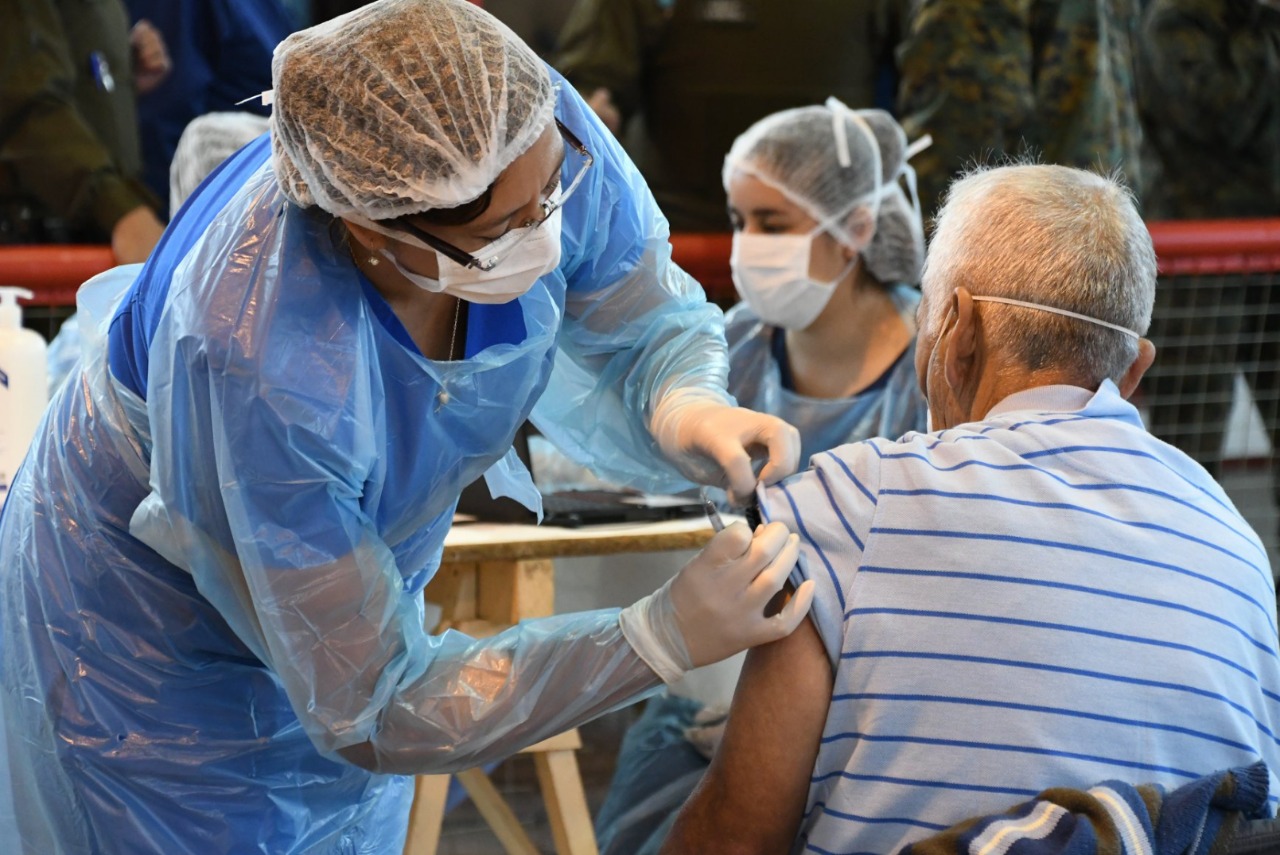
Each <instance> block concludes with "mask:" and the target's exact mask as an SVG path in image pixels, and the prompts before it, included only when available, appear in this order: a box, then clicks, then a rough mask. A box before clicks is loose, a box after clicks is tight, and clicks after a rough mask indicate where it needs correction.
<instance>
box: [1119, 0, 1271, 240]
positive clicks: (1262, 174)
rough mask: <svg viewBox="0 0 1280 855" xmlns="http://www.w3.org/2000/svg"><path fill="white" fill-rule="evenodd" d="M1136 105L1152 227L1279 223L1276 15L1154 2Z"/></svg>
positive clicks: (1237, 5) (1249, 4) (1232, 3)
mask: <svg viewBox="0 0 1280 855" xmlns="http://www.w3.org/2000/svg"><path fill="white" fill-rule="evenodd" d="M1138 105H1139V109H1140V112H1141V115H1142V123H1143V129H1144V130H1145V131H1146V134H1147V140H1146V145H1145V146H1144V148H1143V157H1144V164H1145V166H1146V168H1147V175H1148V177H1149V178H1150V182H1149V189H1148V191H1147V194H1146V197H1145V198H1144V203H1145V209H1146V213H1147V214H1148V218H1149V219H1153V220H1168V219H1179V220H1195V219H1208V218H1212V217H1275V216H1280V9H1273V8H1269V7H1267V6H1264V5H1263V4H1262V3H1260V2H1259V0H1151V2H1150V5H1149V6H1148V8H1147V12H1146V15H1145V17H1144V19H1143V24H1142V35H1141V38H1140V42H1139V50H1138Z"/></svg>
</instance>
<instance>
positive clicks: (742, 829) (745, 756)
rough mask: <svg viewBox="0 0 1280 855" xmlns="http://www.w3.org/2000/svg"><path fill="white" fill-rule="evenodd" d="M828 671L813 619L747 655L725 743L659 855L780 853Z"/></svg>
mask: <svg viewBox="0 0 1280 855" xmlns="http://www.w3.org/2000/svg"><path fill="white" fill-rule="evenodd" d="M832 683H833V675H832V672H831V663H830V662H829V661H828V659H827V653H826V649H825V648H824V647H823V645H822V640H821V639H820V638H819V637H818V631H817V629H816V628H815V627H814V625H813V622H812V621H809V620H806V621H804V622H803V623H802V624H800V626H799V628H798V629H796V631H795V632H794V633H792V634H791V635H790V636H788V637H787V638H784V639H782V640H781V641H777V642H774V643H773V644H767V645H763V646H761V647H757V648H755V649H753V650H752V651H751V652H750V653H749V654H747V662H746V665H745V667H744V668H743V670H742V677H741V678H740V679H739V681H738V688H737V691H736V692H735V693H734V696H733V706H732V707H731V709H730V712H729V721H728V724H727V726H726V728H725V735H724V741H723V742H722V743H721V745H720V747H719V749H718V750H717V751H716V755H715V757H714V759H713V760H712V761H711V768H710V769H709V770H707V774H706V777H704V778H703V780H702V783H701V784H700V785H699V786H698V789H697V790H696V791H695V792H694V794H693V795H692V796H691V797H690V798H689V801H688V802H687V803H686V804H685V806H684V808H683V809H682V810H681V812H680V817H679V818H678V819H677V820H676V823H675V826H674V827H673V829H672V831H671V835H670V837H668V839H667V843H666V845H665V846H664V847H663V849H662V852H663V855H676V853H684V852H689V853H693V852H713V851H714V852H718V853H726V855H738V854H739V853H755V852H761V853H764V852H769V853H776V852H786V851H788V850H789V849H790V848H791V844H792V842H793V841H794V840H795V836H796V833H797V831H798V830H799V827H800V819H801V816H802V815H803V814H804V808H805V802H806V800H807V797H808V793H809V779H810V777H811V776H812V774H813V764H814V762H815V760H816V759H817V756H818V745H819V742H820V740H821V738H822V728H823V725H824V723H825V722H826V718H827V708H828V707H829V706H830V703H831V691H832Z"/></svg>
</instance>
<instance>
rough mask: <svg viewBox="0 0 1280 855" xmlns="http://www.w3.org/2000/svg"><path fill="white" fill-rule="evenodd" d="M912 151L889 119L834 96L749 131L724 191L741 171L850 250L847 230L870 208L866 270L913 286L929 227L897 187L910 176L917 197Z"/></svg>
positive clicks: (727, 165)
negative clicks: (871, 228)
mask: <svg viewBox="0 0 1280 855" xmlns="http://www.w3.org/2000/svg"><path fill="white" fill-rule="evenodd" d="M868 131H869V133H868ZM846 152H847V155H848V158H847V160H846V158H845V156H844V155H845V153H846ZM912 153H914V152H913V151H911V150H910V149H909V148H908V146H907V136H906V133H905V132H904V131H903V130H902V128H901V127H900V126H899V125H898V123H897V122H896V121H894V119H893V117H892V116H890V115H889V114H888V113H886V112H885V111H883V110H850V109H849V108H847V107H845V106H844V105H843V104H841V103H840V102H839V101H836V100H835V99H834V98H833V99H828V101H827V103H826V104H825V105H820V106H811V107H798V108H795V109H792V110H783V111H782V112H779V113H774V114H773V115H771V116H766V117H765V118H763V119H761V120H760V121H759V122H756V123H755V124H754V125H752V126H751V127H750V128H748V129H747V130H746V131H745V132H744V133H743V134H742V135H741V136H739V137H738V138H737V139H736V140H735V141H734V143H733V147H732V148H730V149H729V154H728V156H726V157H725V161H724V175H723V178H724V185H725V187H726V189H727V188H728V186H729V179H730V177H731V176H732V174H733V172H734V171H735V170H737V171H741V172H744V173H746V174H748V175H751V176H752V177H754V178H756V179H758V180H760V181H762V182H764V183H765V184H767V185H769V186H770V187H773V188H774V189H776V190H778V191H779V192H781V193H782V194H783V195H784V196H786V197H787V198H788V199H790V200H791V201H793V202H795V203H796V204H797V205H799V206H800V207H801V208H802V209H803V210H804V211H805V212H806V213H808V214H809V216H811V217H813V218H814V219H815V220H817V221H818V222H820V223H823V224H824V226H825V227H826V229H827V231H829V232H831V233H832V234H833V235H835V237H836V238H838V239H839V240H841V241H842V242H844V243H847V244H849V245H854V243H855V242H854V240H853V238H852V236H851V235H850V234H849V232H848V231H847V230H846V229H845V228H844V226H845V224H846V223H847V222H848V221H849V215H850V214H852V213H853V212H854V211H856V210H857V209H858V208H859V207H861V206H863V205H865V206H866V208H867V210H868V211H869V212H870V213H871V214H872V215H874V216H875V234H874V236H873V237H872V239H871V243H870V244H869V245H867V246H866V247H864V248H863V249H862V258H863V262H864V263H865V264H866V266H867V269H868V270H869V271H870V272H871V274H872V275H873V276H875V277H876V279H878V280H879V281H881V282H883V283H886V284H887V283H891V282H905V283H908V284H912V285H914V284H917V283H919V281H920V271H921V268H922V266H923V265H924V227H923V224H922V222H921V217H920V212H919V210H918V208H917V207H916V206H915V205H913V204H912V203H911V202H910V201H908V199H907V195H906V193H904V192H903V190H902V186H901V185H900V184H899V179H900V178H907V181H908V184H909V185H912V192H913V193H914V186H913V185H914V178H915V176H914V172H913V171H912V169H911V167H910V165H909V164H908V163H907V159H908V158H909V157H910V156H911V154H912ZM877 171H878V172H879V174H877Z"/></svg>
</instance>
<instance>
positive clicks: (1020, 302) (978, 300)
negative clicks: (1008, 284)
mask: <svg viewBox="0 0 1280 855" xmlns="http://www.w3.org/2000/svg"><path fill="white" fill-rule="evenodd" d="M973 302H975V303H1004V304H1005V305H1008V306H1021V307H1022V308H1024V309H1036V310H1038V311H1041V312H1051V313H1053V314H1055V315H1062V316H1063V317H1067V318H1075V319H1076V320H1078V321H1086V322H1087V323H1091V324H1097V325H1098V326H1100V327H1106V328H1107V329H1109V330H1115V331H1116V332H1122V333H1124V334H1125V335H1127V336H1130V337H1132V338H1134V339H1135V340H1137V339H1141V338H1142V336H1140V335H1138V334H1137V333H1136V332H1134V331H1133V330H1131V329H1129V328H1128V327H1122V326H1120V325H1119V324H1113V323H1111V322H1110V321H1103V320H1099V319H1098V318H1091V317H1089V316H1088V315H1082V314H1080V313H1079V312H1071V311H1068V310H1066V309H1059V308H1057V307H1056V306H1044V305H1041V304H1040V303H1028V302H1026V301H1024V300H1012V299H1010V298H1008V297H974V298H973Z"/></svg>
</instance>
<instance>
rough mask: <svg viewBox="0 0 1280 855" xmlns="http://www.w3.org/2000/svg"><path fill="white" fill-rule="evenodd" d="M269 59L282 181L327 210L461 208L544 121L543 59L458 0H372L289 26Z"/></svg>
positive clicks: (365, 214) (547, 113)
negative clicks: (293, 29)
mask: <svg viewBox="0 0 1280 855" xmlns="http://www.w3.org/2000/svg"><path fill="white" fill-rule="evenodd" d="M271 65H272V81H273V86H274V93H273V96H272V97H273V99H274V110H273V113H272V118H271V127H272V131H273V133H272V148H273V152H272V153H273V166H274V168H275V172H276V176H277V179H278V180H279V182H280V187H281V189H282V190H283V191H284V193H285V195H286V196H287V197H288V198H289V200H290V201H292V202H294V203H296V204H297V205H300V206H302V207H310V206H312V205H316V206H319V207H320V208H322V209H323V210H325V211H327V212H329V213H330V214H333V215H334V216H340V217H342V216H352V215H354V216H358V217H361V218H363V219H366V220H382V219H391V218H394V217H400V216H405V215H407V214H416V213H420V212H422V211H426V210H430V209H433V208H453V207H457V206H458V205H463V204H466V203H467V202H470V201H472V200H474V199H476V198H477V197H479V196H480V195H481V194H482V193H483V192H484V191H485V190H486V189H487V188H488V187H489V186H490V185H491V184H492V183H493V182H494V180H495V179H496V178H497V177H498V175H499V174H500V173H501V172H502V170H504V169H506V168H507V167H508V166H509V165H511V162H512V161H514V160H515V159H516V158H517V157H519V156H520V155H521V154H523V153H524V152H525V151H527V150H528V148H529V147H530V146H531V145H532V144H533V142H534V141H535V140H536V139H537V138H538V135H539V134H540V133H542V131H543V130H544V129H545V128H546V126H547V124H548V123H549V122H550V121H551V119H552V110H553V107H554V91H553V88H552V84H551V78H550V75H549V74H548V72H547V69H546V67H545V66H544V65H543V64H542V62H541V61H540V60H539V59H538V57H537V55H535V54H534V53H533V51H532V50H530V49H529V48H528V47H527V46H526V45H525V44H524V42H522V41H520V39H519V38H518V37H517V36H516V35H515V34H514V33H512V32H511V31H510V30H509V29H507V28H506V27H505V26H504V25H502V24H501V23H499V22H498V21H497V20H496V19H495V18H494V17H493V16H491V15H489V14H488V13H486V12H484V11H482V10H480V9H479V8H477V7H476V6H474V5H472V4H471V3H468V2H466V0H381V2H377V3H372V4H370V5H368V6H365V7H362V8H360V9H357V10H356V11H354V12H351V13H349V14H347V15H343V16H342V17H339V18H335V19H334V20H332V21H329V22H327V23H324V24H321V25H319V26H316V27H312V28H310V29H308V30H303V31H301V32H298V33H295V34H293V35H292V36H290V37H289V38H287V39H285V40H284V41H283V42H281V43H280V46H279V47H277V48H276V52H275V58H274V59H273V61H272V64H271Z"/></svg>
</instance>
